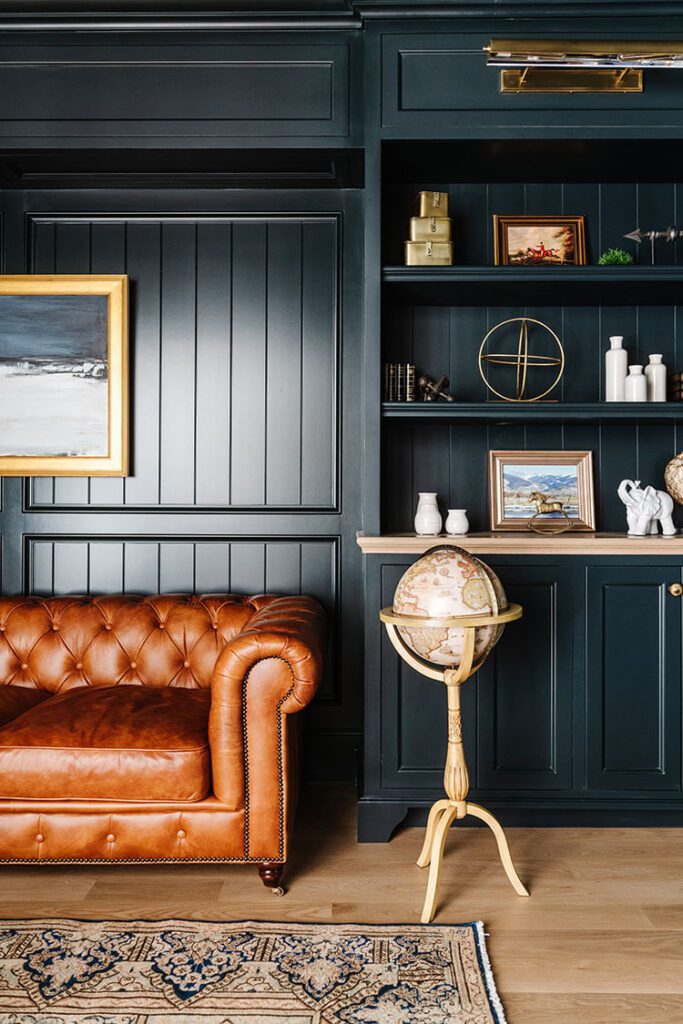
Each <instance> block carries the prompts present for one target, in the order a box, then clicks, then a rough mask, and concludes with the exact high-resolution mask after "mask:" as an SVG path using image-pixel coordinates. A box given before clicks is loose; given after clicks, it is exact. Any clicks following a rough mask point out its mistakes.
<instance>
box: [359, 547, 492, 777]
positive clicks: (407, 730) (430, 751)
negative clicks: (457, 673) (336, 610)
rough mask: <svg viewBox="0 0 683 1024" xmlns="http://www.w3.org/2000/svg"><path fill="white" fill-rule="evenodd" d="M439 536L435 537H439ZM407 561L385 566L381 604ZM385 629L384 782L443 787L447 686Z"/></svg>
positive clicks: (466, 726)
mask: <svg viewBox="0 0 683 1024" xmlns="http://www.w3.org/2000/svg"><path fill="white" fill-rule="evenodd" d="M437 542H438V539H437V538H435V543H437ZM409 564H410V562H409V561H408V562H406V563H405V564H384V565H383V566H382V577H381V587H382V591H381V592H382V607H386V606H387V605H390V604H392V603H393V599H394V591H395V589H396V584H397V583H398V581H399V579H400V578H401V576H402V575H403V573H404V572H405V571H406V569H407V568H408V565H409ZM378 627H379V628H380V629H381V633H382V640H381V659H382V665H381V674H382V740H381V742H382V785H383V786H386V787H387V788H389V789H391V788H415V789H425V790H440V789H442V788H443V769H444V762H445V758H446V745H447V716H446V690H445V687H444V686H443V684H442V683H439V682H436V681H433V680H431V679H427V678H426V676H422V675H420V674H419V673H418V672H414V671H413V669H411V668H409V667H408V665H406V664H405V662H403V661H402V660H401V658H400V657H399V656H398V654H397V653H396V651H395V650H394V648H393V647H392V646H391V643H390V641H389V638H388V637H387V635H386V631H385V629H384V627H383V626H379V622H378ZM474 691H475V680H474V679H473V680H471V681H470V682H468V683H467V684H466V685H465V686H464V687H463V691H462V708H463V736H464V740H465V746H466V749H467V757H468V764H469V765H470V766H471V769H472V770H471V772H470V784H471V786H472V787H474V786H475V785H476V777H475V765H476V723H475V715H476V695H475V692H474Z"/></svg>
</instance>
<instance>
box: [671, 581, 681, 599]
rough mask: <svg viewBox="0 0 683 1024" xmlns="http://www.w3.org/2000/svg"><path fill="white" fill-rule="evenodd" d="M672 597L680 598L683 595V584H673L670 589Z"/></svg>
mask: <svg viewBox="0 0 683 1024" xmlns="http://www.w3.org/2000/svg"><path fill="white" fill-rule="evenodd" d="M669 593H670V594H671V596H672V597H680V596H681V595H682V594H683V583H672V584H671V585H670V587H669Z"/></svg>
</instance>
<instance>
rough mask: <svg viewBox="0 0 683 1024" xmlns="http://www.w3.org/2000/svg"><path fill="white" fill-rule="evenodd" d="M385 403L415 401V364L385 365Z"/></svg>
mask: <svg viewBox="0 0 683 1024" xmlns="http://www.w3.org/2000/svg"><path fill="white" fill-rule="evenodd" d="M384 401H385V402H414V401H415V365H414V363H385V364H384Z"/></svg>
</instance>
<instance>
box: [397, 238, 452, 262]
mask: <svg viewBox="0 0 683 1024" xmlns="http://www.w3.org/2000/svg"><path fill="white" fill-rule="evenodd" d="M404 249H405V264H406V266H407V267H429V266H432V267H434V266H441V267H449V266H450V265H451V263H452V262H453V243H452V242H405V243H404Z"/></svg>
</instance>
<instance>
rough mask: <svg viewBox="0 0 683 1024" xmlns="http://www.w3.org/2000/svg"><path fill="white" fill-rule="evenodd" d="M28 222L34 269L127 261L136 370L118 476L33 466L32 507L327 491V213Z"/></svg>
mask: <svg viewBox="0 0 683 1024" xmlns="http://www.w3.org/2000/svg"><path fill="white" fill-rule="evenodd" d="M29 227H30V231H31V235H30V237H31V253H30V258H29V259H30V269H31V271H32V272H34V273H39V274H49V273H55V272H57V273H65V272H74V273H124V272H127V273H129V274H130V275H131V278H132V281H133V308H134V319H133V324H134V339H133V344H134V346H135V349H136V359H135V361H134V367H133V369H134V373H135V377H136V380H137V381H138V383H139V387H138V388H137V389H136V391H135V404H134V410H133V415H134V421H135V425H136V430H135V431H134V434H133V450H132V453H131V455H132V460H133V465H134V473H133V476H132V477H131V478H130V479H129V480H96V479H93V480H85V479H77V478H76V479H70V478H61V479H57V480H49V479H39V480H36V481H34V483H33V485H32V493H31V503H32V505H33V507H35V508H48V507H54V508H59V507H65V506H68V507H92V506H98V505H103V504H104V505H108V506H109V505H111V506H117V507H122V508H127V509H136V508H140V507H149V506H161V507H165V508H169V507H180V508H182V507H188V506H189V507H210V508H226V509H228V508H229V509H237V508H245V509H254V510H256V509H278V508H292V509H310V510H315V509H320V510H326V511H332V510H334V509H335V508H336V507H337V501H338V498H337V480H338V476H339V472H340V467H339V458H338V427H337V416H336V411H337V405H336V395H337V386H338V370H337V368H338V361H339V357H340V345H341V338H340V323H341V318H340V315H339V311H338V301H337V300H338V287H339V265H338V263H339V244H340V239H339V227H340V225H339V219H338V217H336V216H332V215H330V216H327V217H323V216H315V215H313V214H312V215H310V216H303V217H291V216H285V215H276V216H275V215H274V216H272V217H268V216H263V217H259V218H254V219H252V218H249V217H246V216H245V217H242V218H233V217H225V216H223V217H202V218H196V217H192V216H179V217H174V218H171V217H166V218H162V219H158V220H157V219H154V218H135V217H132V218H113V217H107V218H102V219H99V218H96V217H95V218H93V217H89V216H85V217H80V218H71V217H64V218H61V217H56V218H48V217H41V218H33V217H31V218H30V219H29ZM179 465H182V466H183V472H182V473H179V472H178V467H179Z"/></svg>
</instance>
